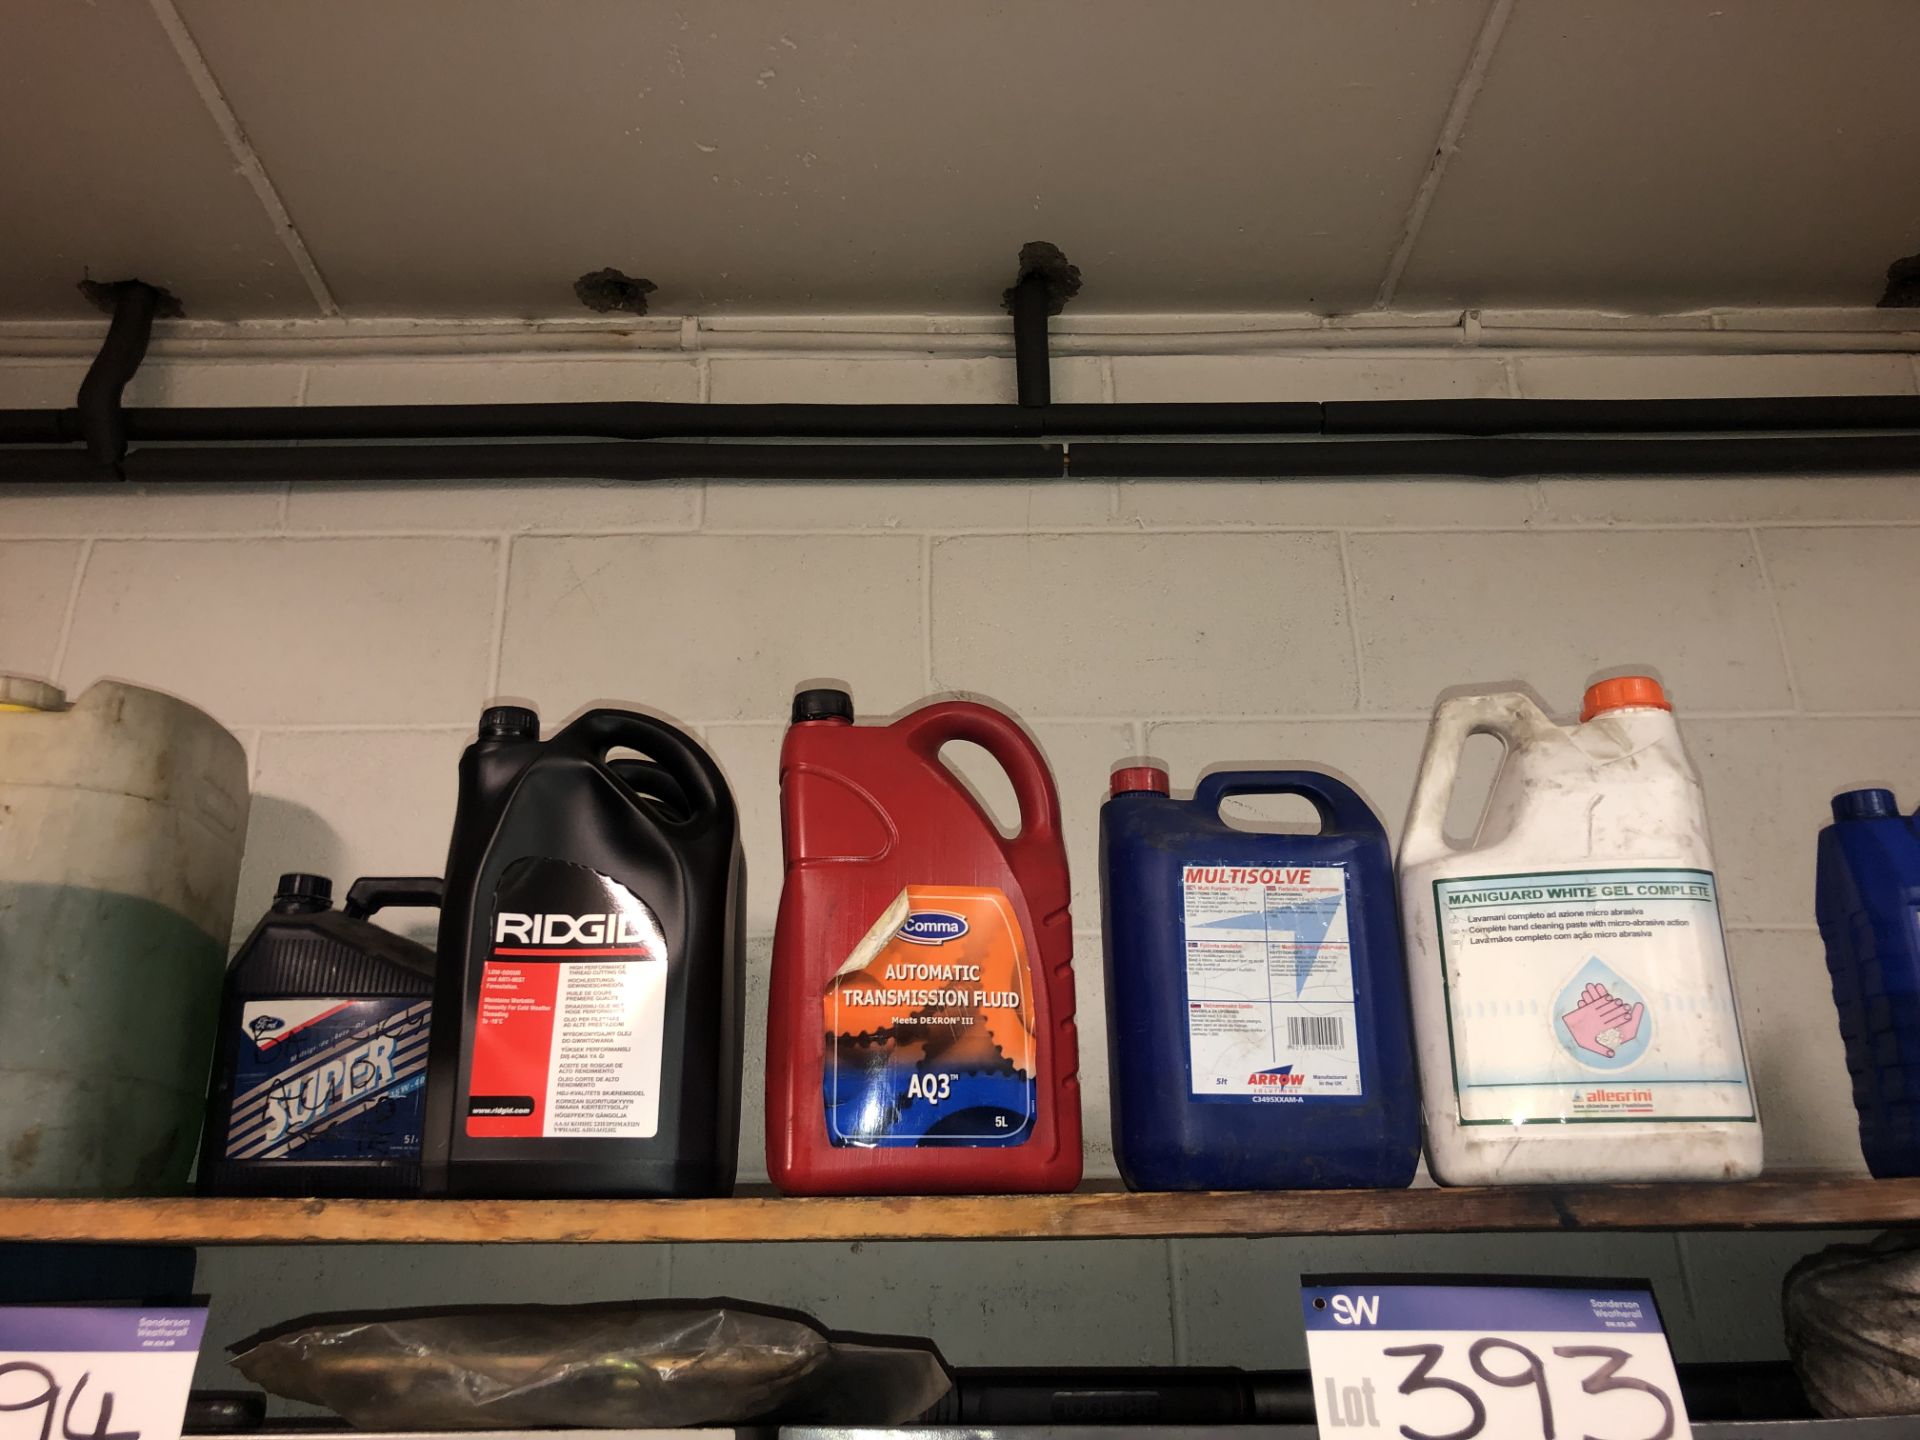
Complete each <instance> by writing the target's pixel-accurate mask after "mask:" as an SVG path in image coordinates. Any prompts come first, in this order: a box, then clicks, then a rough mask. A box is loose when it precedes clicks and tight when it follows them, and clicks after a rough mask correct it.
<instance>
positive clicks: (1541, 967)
mask: <svg viewBox="0 0 1920 1440" xmlns="http://www.w3.org/2000/svg"><path fill="white" fill-rule="evenodd" d="M1433 888H1434V904H1435V907H1436V909H1437V911H1438V919H1439V926H1440V942H1441V965H1442V975H1443V977H1444V980H1445V983H1446V993H1447V1016H1448V1023H1449V1027H1450V1033H1451V1037H1452V1045H1453V1072H1454V1090H1455V1093H1456V1094H1457V1095H1458V1097H1459V1103H1460V1119H1461V1122H1462V1123H1463V1124H1467V1125H1499V1124H1513V1123H1516V1122H1518V1123H1526V1122H1529V1121H1553V1122H1561V1121H1568V1120H1575V1121H1615V1122H1637V1123H1645V1122H1647V1121H1686V1120H1702V1119H1717V1120H1750V1119H1753V1118H1754V1112H1753V1095H1752V1092H1751V1091H1750V1090H1749V1089H1748V1087H1747V1067H1746V1059H1745V1056H1744V1055H1743V1054H1742V1051H1741V1046H1740V1027H1739V1023H1738V1021H1737V1019H1736V1018H1735V1014H1734V1007H1733V984H1732V981H1731V980H1730V979H1729V978H1728V974H1727V953H1726V946H1725V942H1724V941H1723V940H1722V938H1721V933H1720V910H1719V905H1718V902H1717V899H1716V894H1715V889H1714V883H1713V875H1712V874H1711V873H1710V872H1709V871H1706V870H1692V869H1672V870H1653V869H1649V870H1579V871H1563V872H1559V873H1553V874H1525V875H1490V876H1482V877H1477V878H1474V879H1470V880H1439V881H1436V882H1434V887H1433Z"/></svg>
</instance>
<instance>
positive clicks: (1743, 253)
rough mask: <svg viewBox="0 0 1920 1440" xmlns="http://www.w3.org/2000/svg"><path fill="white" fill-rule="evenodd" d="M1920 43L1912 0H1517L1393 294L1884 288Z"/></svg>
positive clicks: (1630, 304)
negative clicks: (1640, 0) (1842, 0)
mask: <svg viewBox="0 0 1920 1440" xmlns="http://www.w3.org/2000/svg"><path fill="white" fill-rule="evenodd" d="M1917 54H1920V5H1916V4H1914V3H1912V0H1846V3H1844V4H1836V3H1833V0H1659V3H1624V0H1614V3H1607V4H1598V3H1593V0H1519V3H1518V4H1517V5H1516V6H1515V8H1514V12H1513V16H1512V19H1511V21H1510V22H1509V24H1508V26H1507V28H1506V31H1505V33H1504V34H1503V36H1502V37H1501V41H1500V45H1499V48H1498V50H1497V51H1496V52H1495V54H1494V58H1493V64H1492V69H1491V71H1490V73H1489V75H1488V78H1487V81H1486V85H1485V88H1484V89H1482V90H1481V92H1480V94H1479V96H1478V97H1477V99H1476V100H1475V102H1474V105H1473V110H1472V113H1471V115H1470V117H1469V120H1468V123H1467V127H1466V131H1465V134H1464V136H1463V137H1462V144H1461V148H1460V150H1459V153H1458V154H1457V155H1455V157H1454V158H1453V160H1452V162H1451V163H1450V165H1449V166H1448V169H1447V172H1446V178H1445V180H1444V182H1443V183H1442V184H1441V186H1440V189H1439V192H1438V195H1437V197H1436V199H1435V201H1434V204H1433V208H1432V210H1431V211H1430V212H1429V214H1428V218H1427V222H1426V226H1425V228H1424V230H1423V231H1422V232H1421V235H1420V239H1419V243H1418V245H1417V247H1416V248H1415V251H1414V254H1413V259H1412V263H1411V264H1410V265H1409V266H1408V267H1407V270H1406V273H1405V275H1404V277H1403V280H1402V284H1401V286H1400V290H1399V293H1398V295H1397V297H1396V303H1397V304H1402V305H1420V304H1428V303H1432V304H1448V305H1455V304H1460V305H1471V304H1478V303H1482V302H1490V301H1495V300H1497V301H1499V302H1500V303H1503V304H1521V305H1528V304H1537V305H1575V306H1583V305H1594V306H1602V307H1617V308H1623V309H1630V310H1661V309H1678V308H1685V307H1688V306H1694V305H1710V304H1711V305H1719V304H1740V303H1745V302H1755V303H1766V304H1825V303H1832V304H1841V305H1871V304H1872V303H1874V301H1875V300H1877V299H1878V298H1879V295H1880V291H1881V288H1882V286H1883V285H1884V283H1885V273H1886V268H1887V266H1888V264H1889V263H1891V262H1892V261H1893V260H1894V259H1895V258H1896V257H1899V256H1902V255H1909V254H1912V253H1914V252H1915V251H1920V78H1916V71H1915V63H1914V57H1915V56H1916V55H1917Z"/></svg>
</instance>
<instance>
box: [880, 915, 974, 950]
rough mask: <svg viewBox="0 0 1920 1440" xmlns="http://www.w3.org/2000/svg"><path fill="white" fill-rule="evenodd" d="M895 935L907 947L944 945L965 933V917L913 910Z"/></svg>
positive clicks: (901, 923)
mask: <svg viewBox="0 0 1920 1440" xmlns="http://www.w3.org/2000/svg"><path fill="white" fill-rule="evenodd" d="M896 933H897V934H898V935H899V937H900V938H901V939H902V940H904V941H906V942H907V943H908V944H909V945H944V944H946V943H947V942H948V941H949V940H958V939H959V938H960V937H961V936H962V935H964V934H966V933H967V917H966V916H964V915H956V914H954V913H953V912H952V911H951V910H915V911H914V912H913V913H912V914H910V915H908V916H907V918H906V919H905V920H903V921H901V922H900V929H899V930H898V931H897V932H896Z"/></svg>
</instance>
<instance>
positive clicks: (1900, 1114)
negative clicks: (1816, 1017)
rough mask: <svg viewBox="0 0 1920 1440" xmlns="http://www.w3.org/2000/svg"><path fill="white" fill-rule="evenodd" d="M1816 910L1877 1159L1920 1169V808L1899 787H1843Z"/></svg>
mask: <svg viewBox="0 0 1920 1440" xmlns="http://www.w3.org/2000/svg"><path fill="white" fill-rule="evenodd" d="M1833 822H1834V823H1833V824H1831V825H1829V826H1827V828H1826V829H1824V830H1822V831H1821V832H1820V861H1819V879H1818V882H1817V884H1816V886H1815V890H1814V912H1815V914H1816V915H1817V916H1818V918H1819V921H1820V937H1821V938H1822V939H1823V940H1825V941H1826V942H1827V971H1828V973H1829V974H1830V975H1832V977H1833V1001H1834V1004H1835V1005H1837V1006H1838V1007H1839V1010H1840V1038H1841V1039H1842V1040H1843V1041H1845V1042H1846V1046H1847V1069H1848V1070H1849V1071H1850V1072H1851V1073H1852V1075H1853V1104H1854V1108H1855V1109H1856V1110H1858V1111H1859V1112H1860V1149H1861V1150H1862V1151H1863V1152H1864V1153H1865V1155H1866V1157H1867V1168H1868V1169H1870V1170H1872V1171H1873V1173H1874V1174H1875V1175H1878V1176H1881V1177H1882V1178H1885V1177H1887V1176H1893V1175H1920V815H1916V816H1914V817H1913V818H1911V819H1909V818H1908V817H1906V816H1904V815H1902V814H1901V813H1900V809H1899V806H1897V805H1896V804H1895V803H1894V799H1893V792H1892V791H1891V790H1849V791H1846V792H1845V793H1844V794H1840V795H1836V796H1834V797H1833Z"/></svg>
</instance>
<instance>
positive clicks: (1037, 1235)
mask: <svg viewBox="0 0 1920 1440" xmlns="http://www.w3.org/2000/svg"><path fill="white" fill-rule="evenodd" d="M1904 1225H1920V1180H1864V1179H1851V1178H1849V1179H1831V1178H1827V1179H1818V1178H1815V1179H1771V1180H1756V1181H1751V1182H1746V1183H1742V1184H1736V1185H1604V1186H1587V1187H1578V1188H1569V1189H1473V1190H1345V1191H1288V1192H1280V1193H1274V1194H1253V1193H1239V1192H1235V1193H1212V1194H1192V1195H1130V1194H1125V1193H1122V1192H1117V1191H1115V1192H1085V1191H1083V1192H1081V1193H1079V1194H1075V1195H1004V1196H971V1195H960V1196H917V1197H903V1198H885V1199H881V1198H875V1199H816V1200H790V1199H783V1198H780V1197H778V1196H771V1195H769V1196H742V1197H738V1198H735V1199H731V1200H198V1199H171V1200H18V1199H0V1241H5V1240H31V1241H61V1240H65V1241H105V1242H125V1243H142V1244H177V1245H339V1244H471V1243H475V1242H500V1243H508V1244H552V1243H561V1244H576V1243H577V1244H591V1243H602V1244H607V1243H649V1242H659V1241H672V1242H682V1243H698V1242H703V1241H770V1240H772V1241H777V1240H1012V1239H1029V1240H1064V1239H1097V1238H1121V1237H1128V1238H1155V1237H1166V1236H1254V1235H1404V1234H1422V1233H1424V1234H1446V1233H1459V1232H1467V1231H1508V1230H1529V1231H1554V1230H1561V1231H1597V1230H1794V1229H1827V1228H1832V1229H1852V1228H1865V1227H1879V1226H1904Z"/></svg>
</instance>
